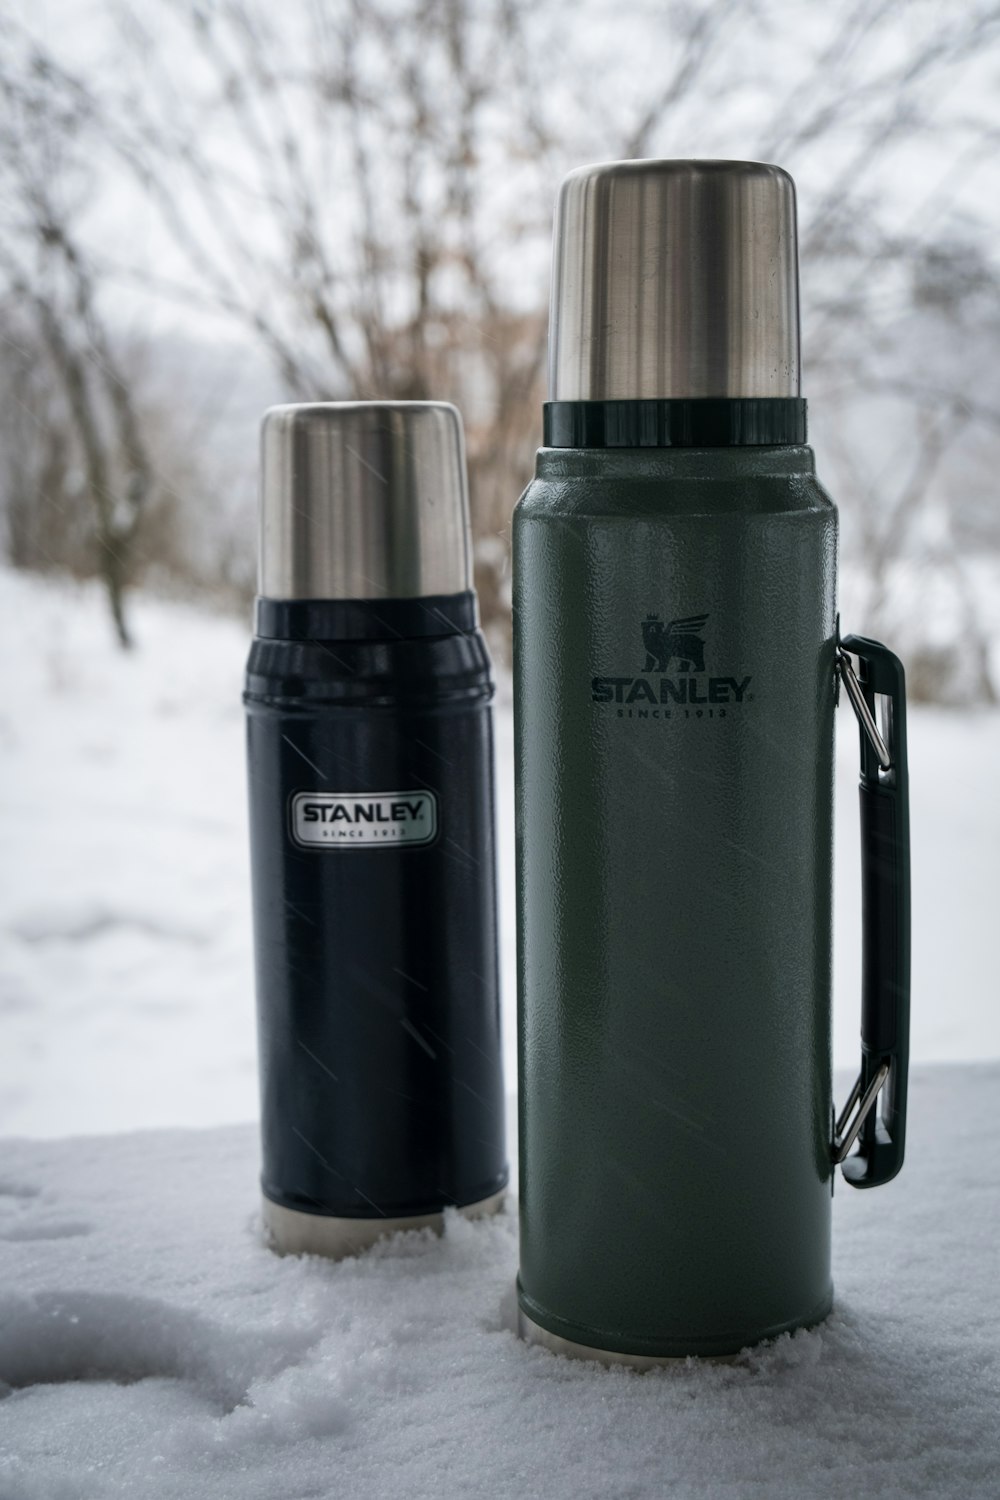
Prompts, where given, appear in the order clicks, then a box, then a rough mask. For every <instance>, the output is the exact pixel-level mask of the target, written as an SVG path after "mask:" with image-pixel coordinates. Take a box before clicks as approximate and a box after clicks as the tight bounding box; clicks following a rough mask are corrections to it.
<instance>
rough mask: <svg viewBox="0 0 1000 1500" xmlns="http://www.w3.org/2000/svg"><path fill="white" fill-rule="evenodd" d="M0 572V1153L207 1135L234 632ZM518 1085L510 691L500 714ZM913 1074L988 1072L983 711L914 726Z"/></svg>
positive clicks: (999, 801)
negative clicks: (189, 1132)
mask: <svg viewBox="0 0 1000 1500" xmlns="http://www.w3.org/2000/svg"><path fill="white" fill-rule="evenodd" d="M134 613H135V629H136V635H137V637H138V641H139V647H138V649H137V650H136V651H135V652H134V653H132V654H131V655H127V656H126V655H123V654H122V653H121V652H120V651H118V650H117V649H116V648H115V647H114V646H113V645H112V643H111V639H110V631H109V627H108V624H107V620H106V618H105V608H104V604H103V601H102V599H101V597H100V594H99V593H98V592H97V590H96V589H93V588H89V587H73V586H71V585H67V584H65V583H48V582H44V581H41V580H39V579H36V578H30V577H26V576H24V575H19V574H16V573H11V572H10V571H4V572H0V639H2V640H3V643H4V649H3V657H4V693H3V697H2V700H0V848H2V851H3V852H2V861H3V875H2V885H0V1135H11V1134H18V1133H23V1134H27V1135H33V1136H59V1135H68V1134H79V1133H84V1132H92V1131H115V1130H125V1129H132V1128H136V1127H140V1126H171V1125H214V1124H223V1123H229V1122H236V1121H241V1120H248V1119H251V1118H253V1117H254V1116H255V1114H256V1108H257V1089H256V1063H255V1051H254V1047H255V1039H254V1019H253V991H252V971H251V959H250V941H251V938H250V921H249V895H248V871H247V865H248V860H247V839H246V828H245V821H246V819H245V800H244V799H245V787H244V774H243V721H242V709H241V705H240V691H241V683H242V673H243V663H244V658H245V655H246V648H247V641H248V627H247V628H244V627H242V626H241V625H240V624H239V623H238V622H234V621H232V620H228V619H224V618H218V617H216V616H213V615H211V614H207V613H204V612H202V611H199V610H196V609H193V608H190V607H184V606H181V605H176V604H169V603H164V602H161V601H155V600H150V599H143V598H137V599H136V600H135V603H134ZM497 731H498V733H497V742H498V766H497V774H498V782H499V809H500V828H499V834H500V852H501V900H502V910H501V918H502V931H503V961H504V980H505V1014H504V1019H505V1041H506V1056H507V1067H508V1083H509V1085H510V1086H511V1087H513V1084H514V1001H513V975H514V964H513V955H514V920H513V914H514V907H513V807H512V801H513V789H512V756H511V718H510V701H509V688H508V687H507V685H506V684H505V683H502V684H501V692H500V701H499V713H498V716H497ZM838 738H839V748H838V767H839V784H838V803H839V806H838V836H837V950H836V956H837V983H836V991H837V992H836V1006H835V1015H836V1023H835V1033H834V1038H835V1041H834V1055H835V1061H836V1062H837V1063H838V1064H839V1065H840V1066H843V1067H847V1068H852V1067H855V1066H856V1064H857V1049H858V1043H857V1036H858V1026H859V1014H860V1007H859V986H858V976H859V973H860V946H859V902H860V897H859V887H858V866H859V854H858V827H857V793H856V790H855V787H856V783H857V757H858V750H857V733H856V729H855V724H854V720H853V718H852V716H851V713H850V710H849V709H848V708H847V707H844V708H842V710H841V721H840V726H839V737H838ZM910 755H911V767H912V796H913V813H912V818H913V830H912V832H913V881H914V891H913V896H914V990H913V1056H914V1059H915V1060H917V1061H940V1060H952V1061H954V1060H962V1059H975V1058H980V1059H982V1058H997V1057H1000V1004H998V1000H1000V981H998V978H997V966H996V941H995V929H996V914H997V895H998V891H1000V783H998V777H997V769H998V766H1000V714H995V713H994V714H987V713H983V714H958V713H955V712H945V711H931V710H927V709H923V710H915V711H913V712H912V714H911V727H910Z"/></svg>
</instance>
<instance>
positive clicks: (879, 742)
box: [837, 646, 892, 771]
mask: <svg viewBox="0 0 1000 1500" xmlns="http://www.w3.org/2000/svg"><path fill="white" fill-rule="evenodd" d="M837 660H838V661H839V663H840V675H841V677H842V678H843V681H844V686H845V688H846V689H847V696H848V697H849V698H850V700H851V706H852V708H853V709H854V712H855V713H856V714H857V716H858V722H859V724H860V725H861V727H862V729H863V730H864V732H865V734H866V735H867V736H868V739H869V742H870V744H871V747H872V749H873V750H874V751H875V754H876V755H877V756H878V763H879V765H880V766H881V767H882V770H883V771H891V770H892V756H891V755H890V754H889V747H888V745H887V744H886V742H885V740H884V739H883V738H882V736H881V734H880V733H879V728H878V725H877V724H876V723H875V720H874V718H873V717H872V711H871V709H870V708H869V707H868V704H867V703H866V702H865V695H864V693H863V692H862V691H861V684H860V682H859V681H858V678H857V673H856V672H855V670H854V667H853V665H852V663H851V658H850V657H849V656H848V654H847V652H846V651H845V650H844V648H843V646H838V647H837Z"/></svg>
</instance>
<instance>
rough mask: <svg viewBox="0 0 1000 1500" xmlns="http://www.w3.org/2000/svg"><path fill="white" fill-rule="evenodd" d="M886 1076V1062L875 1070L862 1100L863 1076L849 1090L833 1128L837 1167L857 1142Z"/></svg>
mask: <svg viewBox="0 0 1000 1500" xmlns="http://www.w3.org/2000/svg"><path fill="white" fill-rule="evenodd" d="M888 1076H889V1064H888V1063H887V1062H884V1063H882V1064H881V1066H880V1067H879V1068H878V1069H877V1070H876V1072H875V1076H874V1078H873V1079H872V1081H871V1083H870V1084H869V1085H868V1087H867V1088H866V1089H865V1092H864V1097H863V1098H862V1096H861V1082H862V1077H863V1075H862V1074H861V1073H859V1074H858V1077H857V1081H856V1083H855V1085H854V1087H853V1088H852V1089H851V1092H850V1095H849V1096H848V1100H847V1103H846V1104H845V1105H844V1107H843V1109H842V1110H841V1112H840V1118H839V1119H838V1121H837V1123H836V1125H835V1126H834V1131H833V1160H834V1162H835V1163H836V1164H837V1165H838V1166H839V1164H840V1163H841V1162H842V1161H844V1160H846V1158H847V1154H848V1152H849V1151H850V1149H851V1147H852V1146H853V1145H854V1142H855V1141H856V1140H857V1138H858V1136H859V1135H860V1134H861V1127H862V1125H863V1124H864V1123H865V1120H866V1118H867V1116H868V1114H869V1111H870V1110H871V1108H872V1106H873V1105H874V1103H875V1100H876V1099H877V1098H878V1096H879V1092H880V1090H881V1088H882V1085H883V1084H884V1083H885V1080H886V1079H887V1078H888ZM859 1099H861V1103H860V1104H858V1100H859ZM856 1104H857V1105H858V1112H857V1114H856V1115H855V1116H854V1119H853V1120H851V1126H850V1129H849V1130H847V1134H846V1135H845V1134H844V1131H845V1129H847V1122H848V1120H850V1118H851V1110H852V1109H853V1108H854V1106H855V1105H856Z"/></svg>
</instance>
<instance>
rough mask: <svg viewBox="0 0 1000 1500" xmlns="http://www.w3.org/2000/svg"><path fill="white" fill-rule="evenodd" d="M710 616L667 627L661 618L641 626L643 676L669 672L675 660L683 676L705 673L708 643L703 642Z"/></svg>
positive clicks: (686, 618) (652, 617) (651, 618)
mask: <svg viewBox="0 0 1000 1500" xmlns="http://www.w3.org/2000/svg"><path fill="white" fill-rule="evenodd" d="M707 619H708V615H685V616H684V618H683V619H682V620H671V621H670V623H669V624H666V625H665V624H664V623H663V621H662V620H661V619H660V617H659V615H647V616H646V618H645V619H644V620H643V622H642V644H643V645H644V646H645V648H646V665H645V666H644V667H643V669H642V670H643V671H644V672H668V671H669V670H670V663H671V661H672V660H674V659H676V661H677V666H678V670H679V671H681V672H704V670H705V642H704V641H703V640H702V638H701V631H702V630H703V628H704V625H705V621H706V620H707Z"/></svg>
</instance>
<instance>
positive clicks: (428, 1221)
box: [261, 1188, 507, 1260]
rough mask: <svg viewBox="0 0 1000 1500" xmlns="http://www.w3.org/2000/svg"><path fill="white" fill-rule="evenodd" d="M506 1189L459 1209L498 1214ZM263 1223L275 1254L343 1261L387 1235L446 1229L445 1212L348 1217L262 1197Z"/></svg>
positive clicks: (466, 1213) (472, 1215)
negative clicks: (307, 1211)
mask: <svg viewBox="0 0 1000 1500" xmlns="http://www.w3.org/2000/svg"><path fill="white" fill-rule="evenodd" d="M506 1196H507V1189H506V1188H501V1190H500V1192H499V1193H491V1194H490V1196H489V1197H488V1198H481V1199H480V1200H479V1202H478V1203H466V1204H464V1205H463V1206H462V1207H461V1208H460V1209H459V1210H458V1212H459V1213H460V1214H461V1215H462V1217H463V1218H464V1219H482V1218H485V1217H486V1216H487V1215H489V1214H495V1213H499V1212H500V1210H501V1208H502V1207H503V1203H504V1199H505V1198H506ZM261 1222H262V1225H263V1229H264V1239H265V1242H266V1244H267V1246H268V1249H270V1250H273V1251H274V1252H275V1254H276V1255H325V1256H327V1257H328V1258H329V1259H330V1260H344V1259H346V1257H347V1256H349V1255H360V1254H361V1253H362V1251H364V1250H368V1249H370V1248H371V1246H372V1245H374V1244H376V1243H377V1242H378V1241H379V1240H381V1239H384V1238H385V1237H386V1235H390V1234H401V1233H402V1232H403V1231H404V1230H410V1229H433V1230H434V1232H435V1234H441V1233H443V1231H444V1214H443V1213H440V1214H408V1215H407V1216H406V1217H405V1218H399V1219H386V1218H381V1219H345V1218H338V1217H336V1216H335V1215H333V1214H303V1213H299V1211H298V1210H297V1209H294V1208H285V1207H284V1206H283V1205H282V1204H280V1203H273V1202H272V1201H271V1199H270V1198H266V1197H263V1196H262V1197H261Z"/></svg>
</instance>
